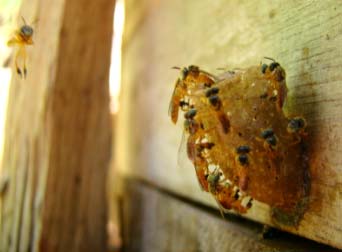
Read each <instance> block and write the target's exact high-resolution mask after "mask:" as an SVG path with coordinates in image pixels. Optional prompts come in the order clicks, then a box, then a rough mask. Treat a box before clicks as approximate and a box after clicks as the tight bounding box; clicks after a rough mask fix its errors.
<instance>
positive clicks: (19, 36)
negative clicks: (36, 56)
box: [7, 17, 33, 78]
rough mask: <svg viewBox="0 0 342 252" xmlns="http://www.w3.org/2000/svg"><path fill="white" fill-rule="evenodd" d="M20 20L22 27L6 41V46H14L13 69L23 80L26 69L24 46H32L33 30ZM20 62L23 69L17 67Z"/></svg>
mask: <svg viewBox="0 0 342 252" xmlns="http://www.w3.org/2000/svg"><path fill="white" fill-rule="evenodd" d="M22 20H23V22H24V25H22V26H21V27H20V29H19V30H16V31H15V32H14V33H13V35H12V37H11V38H10V39H9V40H8V42H7V45H8V46H15V47H16V52H15V55H14V64H15V68H16V70H17V73H18V75H19V76H20V77H23V75H24V78H25V77H26V74H27V68H26V46H27V45H33V40H32V36H33V28H32V27H31V26H30V25H28V24H27V23H26V21H25V19H24V18H23V17H22ZM20 60H22V63H23V68H21V67H20V66H19V61H20Z"/></svg>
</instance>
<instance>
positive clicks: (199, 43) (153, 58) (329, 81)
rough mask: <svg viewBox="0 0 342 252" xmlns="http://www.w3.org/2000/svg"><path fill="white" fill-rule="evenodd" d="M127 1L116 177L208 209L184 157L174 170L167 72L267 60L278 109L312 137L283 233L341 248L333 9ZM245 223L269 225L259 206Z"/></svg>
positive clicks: (340, 93) (338, 13) (339, 58)
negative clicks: (281, 92) (297, 118)
mask: <svg viewBox="0 0 342 252" xmlns="http://www.w3.org/2000/svg"><path fill="white" fill-rule="evenodd" d="M126 2H127V12H126V13H127V18H126V20H127V21H126V23H127V26H126V28H127V30H126V37H125V45H124V57H123V63H124V69H123V89H122V91H123V92H122V97H121V98H122V99H121V102H122V103H121V108H122V110H121V111H120V115H119V119H118V121H119V122H118V132H119V133H118V138H119V139H118V143H119V145H120V148H119V149H118V151H117V156H118V157H119V159H118V161H117V163H118V166H119V167H120V169H121V170H122V172H123V173H126V174H130V175H134V176H138V177H140V178H143V179H146V180H148V181H150V182H152V183H154V184H157V185H159V186H161V187H163V188H166V189H168V190H171V191H173V192H176V193H179V194H181V195H184V196H187V197H189V198H192V199H194V200H198V201H201V202H204V203H206V204H210V205H214V201H213V200H212V199H211V198H210V197H209V196H208V195H207V194H204V193H202V192H200V189H199V186H198V184H197V181H196V179H195V173H194V169H193V167H192V166H191V164H189V162H188V161H186V158H185V163H184V162H181V163H182V165H181V167H180V166H179V165H178V164H177V163H178V161H177V160H178V156H179V155H178V147H179V143H180V140H181V135H182V125H181V123H179V124H178V125H177V126H176V127H175V126H174V125H172V123H171V120H170V118H168V116H167V111H168V105H169V104H168V103H169V100H170V97H171V94H172V90H173V85H174V81H175V79H176V78H177V77H178V72H177V71H175V70H172V69H171V67H172V66H187V65H189V64H195V65H199V66H201V67H202V68H203V69H205V70H208V71H210V72H214V73H219V72H220V71H219V70H217V68H219V67H227V68H228V69H232V68H238V67H246V66H250V65H257V64H259V63H260V61H262V60H263V57H264V56H269V57H273V58H275V59H276V60H278V61H279V62H280V63H281V64H282V65H283V66H284V68H285V70H286V72H287V83H288V87H289V94H288V97H289V99H288V101H287V104H286V111H287V113H288V114H295V115H303V116H304V117H305V118H306V119H307V121H308V123H309V128H308V130H309V133H310V170H311V180H312V187H311V196H310V204H309V209H308V211H307V212H306V214H305V215H304V218H303V220H302V222H301V223H300V225H299V227H298V228H285V229H286V230H288V231H290V232H292V233H296V234H299V235H302V236H305V237H308V238H310V239H314V240H317V241H320V242H323V243H326V244H330V245H333V246H336V247H339V248H342V243H341V241H342V230H341V226H342V224H341V220H342V211H341V201H342V175H341V174H342V159H341V158H340V155H339V154H338V153H339V152H340V150H341V148H342V141H341V133H342V120H341V118H340V117H341V116H340V110H341V98H342V89H341V87H340V83H341V81H342V74H341V71H340V67H341V66H342V53H341V50H340V45H341V42H342V28H341V25H340V24H341V22H342V9H341V7H340V5H339V3H338V2H337V1H333V0H331V1H324V2H321V1H305V2H300V3H298V2H297V1H286V2H285V1H272V3H270V2H266V1H261V2H260V1H223V0H222V1H209V0H208V1H206V0H205V1H186V2H185V1H180V0H179V1H178V0H176V1H152V0H145V1H139V5H140V9H141V10H142V11H141V13H139V11H138V9H135V8H134V3H136V1H134V0H128V1H126ZM141 5H142V6H141ZM130 13H132V15H131V14H130ZM133 13H134V14H133ZM137 20H139V22H137ZM181 159H182V158H181ZM183 159H184V158H183ZM246 216H247V217H248V218H252V219H254V220H257V221H259V222H263V223H270V219H269V208H268V206H266V205H265V204H261V203H260V204H256V205H255V206H254V207H253V208H252V209H251V211H250V212H249V213H248V214H247V215H246ZM317 227H320V228H317Z"/></svg>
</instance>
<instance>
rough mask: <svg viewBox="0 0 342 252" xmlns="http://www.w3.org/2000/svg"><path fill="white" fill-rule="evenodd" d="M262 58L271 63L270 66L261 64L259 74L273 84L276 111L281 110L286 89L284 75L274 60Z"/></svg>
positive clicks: (283, 71)
mask: <svg viewBox="0 0 342 252" xmlns="http://www.w3.org/2000/svg"><path fill="white" fill-rule="evenodd" d="M264 58H265V59H268V60H271V61H272V63H271V64H270V65H267V64H262V65H261V73H262V74H264V75H265V76H266V78H267V79H270V80H271V81H272V82H273V85H274V88H275V90H276V91H277V92H276V93H277V95H276V96H275V97H273V98H274V99H275V100H276V101H277V106H278V109H279V110H281V109H282V107H283V105H284V103H285V99H286V96H287V87H286V83H285V78H286V73H285V70H284V69H283V68H282V67H281V65H280V64H279V63H278V62H276V61H275V60H274V59H272V58H269V57H264Z"/></svg>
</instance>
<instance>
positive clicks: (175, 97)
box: [169, 79, 180, 123]
mask: <svg viewBox="0 0 342 252" xmlns="http://www.w3.org/2000/svg"><path fill="white" fill-rule="evenodd" d="M179 86H180V79H177V81H176V83H175V88H174V89H173V93H172V96H171V101H170V104H169V116H170V117H171V119H172V121H173V123H177V119H178V110H179V101H180V97H179V94H177V93H178V88H179Z"/></svg>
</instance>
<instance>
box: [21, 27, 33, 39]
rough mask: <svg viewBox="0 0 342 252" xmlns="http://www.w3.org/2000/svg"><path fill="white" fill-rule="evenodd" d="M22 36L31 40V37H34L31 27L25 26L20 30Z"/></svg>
mask: <svg viewBox="0 0 342 252" xmlns="http://www.w3.org/2000/svg"><path fill="white" fill-rule="evenodd" d="M20 34H21V35H22V36H24V37H25V38H29V37H32V35H33V29H32V27H31V26H29V25H23V26H22V27H21V28H20Z"/></svg>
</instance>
